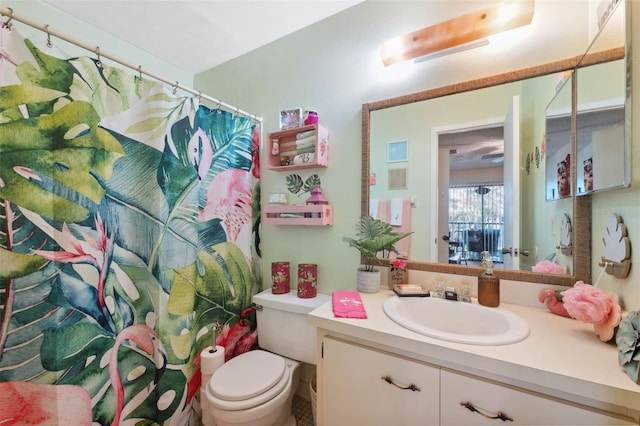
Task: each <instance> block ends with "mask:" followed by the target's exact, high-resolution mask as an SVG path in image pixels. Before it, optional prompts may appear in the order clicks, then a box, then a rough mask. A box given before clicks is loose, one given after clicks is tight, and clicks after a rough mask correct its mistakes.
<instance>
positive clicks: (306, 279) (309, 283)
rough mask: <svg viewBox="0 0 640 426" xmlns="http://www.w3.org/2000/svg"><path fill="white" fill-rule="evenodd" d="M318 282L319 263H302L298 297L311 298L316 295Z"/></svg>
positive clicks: (299, 272) (300, 265) (299, 267)
mask: <svg viewBox="0 0 640 426" xmlns="http://www.w3.org/2000/svg"><path fill="white" fill-rule="evenodd" d="M317 284H318V265H316V264H315V263H301V264H299V265H298V297H300V298H301V299H309V298H311V297H316V285H317Z"/></svg>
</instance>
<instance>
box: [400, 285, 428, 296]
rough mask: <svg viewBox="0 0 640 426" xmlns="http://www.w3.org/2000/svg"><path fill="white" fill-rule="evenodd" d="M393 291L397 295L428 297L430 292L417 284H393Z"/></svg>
mask: <svg viewBox="0 0 640 426" xmlns="http://www.w3.org/2000/svg"><path fill="white" fill-rule="evenodd" d="M393 292H394V293H395V294H397V295H398V296H399V297H429V296H431V293H430V292H429V290H428V289H426V288H423V287H422V286H420V285H418V284H395V285H394V286H393Z"/></svg>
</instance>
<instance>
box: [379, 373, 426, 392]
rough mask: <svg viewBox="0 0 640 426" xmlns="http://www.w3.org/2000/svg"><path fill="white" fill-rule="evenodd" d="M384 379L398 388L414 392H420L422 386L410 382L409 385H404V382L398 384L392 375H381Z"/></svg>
mask: <svg viewBox="0 0 640 426" xmlns="http://www.w3.org/2000/svg"><path fill="white" fill-rule="evenodd" d="M380 378H381V379H382V380H384V381H385V382H387V383H389V384H391V385H393V386H395V387H397V388H398V389H402V390H411V391H413V392H420V390H421V389H420V388H419V387H417V386H416V385H414V384H413V383H409V385H408V386H405V385H402V384H398V383H396V382H395V381H394V380H393V379H392V378H391V376H382V377H380Z"/></svg>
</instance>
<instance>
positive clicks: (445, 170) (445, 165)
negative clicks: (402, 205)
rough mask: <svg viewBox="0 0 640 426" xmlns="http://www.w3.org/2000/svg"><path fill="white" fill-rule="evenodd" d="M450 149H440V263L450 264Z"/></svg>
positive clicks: (438, 239)
mask: <svg viewBox="0 0 640 426" xmlns="http://www.w3.org/2000/svg"><path fill="white" fill-rule="evenodd" d="M449 156H450V154H449V149H446V148H445V149H442V148H439V149H438V217H439V218H446V219H444V220H438V236H437V238H436V246H437V250H438V263H449V241H448V239H449V220H448V218H449Z"/></svg>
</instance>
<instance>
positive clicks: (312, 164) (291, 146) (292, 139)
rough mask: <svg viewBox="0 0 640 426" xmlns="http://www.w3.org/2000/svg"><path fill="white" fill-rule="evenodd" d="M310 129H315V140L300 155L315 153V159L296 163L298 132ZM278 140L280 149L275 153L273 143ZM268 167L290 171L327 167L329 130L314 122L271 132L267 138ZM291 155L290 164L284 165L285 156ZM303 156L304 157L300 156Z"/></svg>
mask: <svg viewBox="0 0 640 426" xmlns="http://www.w3.org/2000/svg"><path fill="white" fill-rule="evenodd" d="M309 131H315V142H314V145H313V146H312V147H307V148H306V149H304V151H306V152H305V153H302V154H300V155H305V154H307V156H308V155H309V154H311V153H313V159H308V158H307V160H308V161H307V162H304V163H300V164H294V159H295V158H296V155H298V150H297V147H296V140H297V136H298V134H302V133H305V132H309ZM276 141H277V143H278V146H279V149H278V154H276V155H273V154H272V152H273V145H274V143H275V142H276ZM266 148H267V152H266V157H267V168H268V169H269V170H277V171H289V170H300V169H310V168H316V167H327V164H328V150H329V131H328V130H327V129H325V128H324V127H323V126H321V125H320V124H312V125H310V126H303V127H297V128H295V129H288V130H281V131H279V132H273V133H269V136H268V138H267V146H266ZM311 148H312V149H311ZM285 156H286V157H289V161H290V163H289V164H286V165H283V164H282V161H283V157H285ZM300 158H303V157H300Z"/></svg>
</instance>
